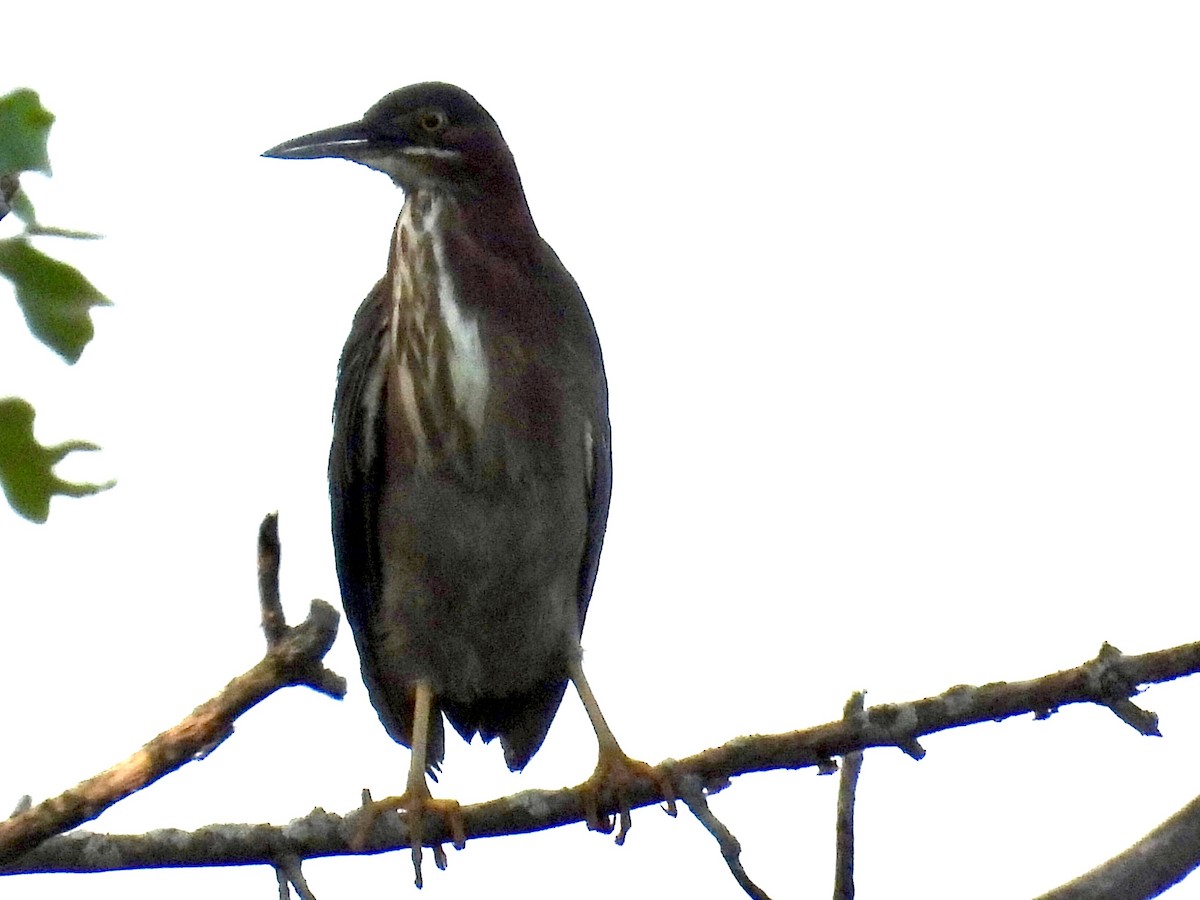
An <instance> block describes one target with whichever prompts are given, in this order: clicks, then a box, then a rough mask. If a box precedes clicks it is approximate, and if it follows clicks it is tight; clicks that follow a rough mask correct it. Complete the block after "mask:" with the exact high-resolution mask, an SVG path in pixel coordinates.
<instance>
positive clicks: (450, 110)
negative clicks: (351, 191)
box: [263, 81, 520, 195]
mask: <svg viewBox="0 0 1200 900" xmlns="http://www.w3.org/2000/svg"><path fill="white" fill-rule="evenodd" d="M263 156H269V157H273V158H275V159H322V158H326V157H336V158H340V159H348V160H351V161H352V162H356V163H360V164H361V165H364V166H368V167H370V168H372V169H376V170H378V171H380V172H383V173H384V174H386V175H388V176H390V177H391V179H392V181H394V182H395V183H396V184H397V185H399V186H400V187H402V188H404V189H405V190H406V191H411V190H414V189H419V188H437V189H443V190H449V191H452V192H455V193H466V194H474V195H483V194H489V193H495V192H497V191H499V190H504V189H511V188H514V187H515V188H516V189H517V191H518V192H519V191H520V181H519V179H518V176H517V170H516V165H515V164H514V163H513V159H512V154H511V153H510V152H509V149H508V145H507V144H506V143H505V142H504V137H503V136H502V135H501V134H500V128H499V127H498V126H497V125H496V121H495V120H494V119H493V118H492V117H491V116H490V115H489V114H488V111H487V110H486V109H484V108H483V107H482V106H481V105H480V104H479V101H478V100H476V99H475V98H474V97H472V96H471V95H470V94H468V93H467V92H466V91H464V90H463V89H462V88H459V87H455V86H454V85H452V84H443V83H441V82H436V81H430V82H424V83H422V84H413V85H409V86H408V87H405V88H401V89H400V90H398V91H393V92H392V93H390V94H388V95H387V96H386V97H384V98H383V99H382V100H380V101H379V102H378V103H376V104H375V105H374V106H372V107H371V108H370V109H369V110H367V113H366V115H364V116H363V117H362V118H361V119H360V120H359V121H357V122H351V123H349V124H347V125H338V126H336V127H334V128H326V129H324V130H322V131H314V132H313V133H312V134H306V135H303V136H302V137H298V138H293V139H292V140H290V141H284V142H283V143H282V144H279V145H278V146H275V147H272V148H271V149H270V150H268V151H266V152H265V153H263Z"/></svg>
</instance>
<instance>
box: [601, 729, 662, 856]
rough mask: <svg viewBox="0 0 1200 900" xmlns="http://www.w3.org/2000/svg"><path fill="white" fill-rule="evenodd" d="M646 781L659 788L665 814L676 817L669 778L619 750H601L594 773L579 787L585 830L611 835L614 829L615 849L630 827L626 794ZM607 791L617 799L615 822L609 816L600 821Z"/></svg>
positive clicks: (622, 840) (621, 842) (628, 804)
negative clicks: (602, 800)
mask: <svg viewBox="0 0 1200 900" xmlns="http://www.w3.org/2000/svg"><path fill="white" fill-rule="evenodd" d="M647 778H648V779H650V780H651V781H653V782H654V783H655V784H657V785H658V788H659V790H660V791H662V794H663V797H664V799H665V800H666V803H667V808H666V811H667V814H668V815H671V816H674V815H675V814H676V809H675V787H674V785H673V784H672V783H671V779H670V777H669V776H668V775H666V774H665V773H664V772H663V771H662V770H661V769H659V768H656V767H655V766H652V765H650V764H649V763H644V762H642V761H641V760H640V759H633V758H631V757H629V756H626V755H625V754H624V753H623V752H622V751H621V749H620V748H619V747H617V748H605V749H604V750H602V751H601V753H600V760H599V762H597V763H596V771H595V772H593V773H592V775H591V777H590V778H588V780H587V781H585V782H584V783H583V785H582V786H581V787H582V793H583V809H584V813H585V815H586V817H587V826H588V828H589V829H591V830H592V831H599V832H602V833H604V834H612V832H613V828H614V826H615V827H616V831H617V836H616V842H617V844H618V845H620V844H624V843H625V836H626V835H627V834H628V833H629V829H630V827H631V826H632V825H633V819H632V817H631V816H630V814H629V810H630V803H629V790H630V788H631V787H633V786H634V785H635V784H637V783H638V782H639V781H642V780H643V779H647ZM606 788H607V789H609V790H611V791H612V793H613V796H614V797H615V798H616V810H615V813H616V821H615V822H614V820H613V817H612V816H610V815H607V814H606V815H604V816H603V817H602V816H601V815H600V809H599V803H600V795H601V794H602V793H603V792H604V790H605V789H606Z"/></svg>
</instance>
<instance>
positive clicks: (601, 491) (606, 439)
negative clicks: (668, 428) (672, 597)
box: [579, 348, 612, 633]
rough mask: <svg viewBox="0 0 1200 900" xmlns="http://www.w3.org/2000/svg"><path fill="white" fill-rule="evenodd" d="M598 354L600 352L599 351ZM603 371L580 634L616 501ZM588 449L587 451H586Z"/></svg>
mask: <svg viewBox="0 0 1200 900" xmlns="http://www.w3.org/2000/svg"><path fill="white" fill-rule="evenodd" d="M597 352H599V349H598V348H597ZM597 364H598V365H600V366H601V368H600V396H601V402H600V403H599V404H598V407H597V410H596V413H597V414H596V416H595V418H594V420H593V421H592V422H591V427H592V440H591V445H592V446H591V469H590V474H591V478H590V479H589V484H588V493H587V497H588V518H587V543H585V544H584V545H583V563H582V565H580V567H579V631H580V633H582V632H583V622H584V619H585V618H587V610H588V603H589V602H590V601H591V599H592V588H593V587H595V586H596V573H597V571H599V569H600V551H601V549H603V547H604V529H605V526H606V525H607V523H608V504H609V501H610V499H611V498H612V428H611V426H610V425H609V421H608V387H607V385H606V384H605V383H604V370H603V364H602V363H600V362H599V359H597ZM586 449H587V448H586V447H585V451H586Z"/></svg>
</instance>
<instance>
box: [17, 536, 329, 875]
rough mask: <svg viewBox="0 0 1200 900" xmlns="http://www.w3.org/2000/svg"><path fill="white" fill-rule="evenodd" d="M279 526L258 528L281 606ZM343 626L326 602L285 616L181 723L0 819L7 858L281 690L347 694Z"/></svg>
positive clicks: (206, 747)
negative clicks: (340, 664) (250, 663)
mask: <svg viewBox="0 0 1200 900" xmlns="http://www.w3.org/2000/svg"><path fill="white" fill-rule="evenodd" d="M275 527H276V517H275V516H274V515H270V516H267V518H266V519H265V520H264V521H263V524H262V526H261V527H260V529H259V559H260V573H259V582H260V585H262V584H268V585H269V584H270V583H271V582H272V581H274V583H275V584H276V589H275V598H274V602H275V604H276V605H278V587H277V585H278V574H279V573H278V564H279V553H278V538H277V536H276V535H275ZM272 541H274V546H275V550H274V552H273V553H272V552H271V547H270V545H271V542H272ZM264 548H265V549H264ZM264 560H265V565H266V566H267V567H268V568H269V567H270V566H271V565H274V575H273V576H272V575H271V573H270V572H269V571H268V572H266V573H264V572H263V571H262V570H261V566H262V565H263V564H264ZM260 599H261V600H262V604H263V608H264V623H265V622H266V620H267V613H266V608H267V605H268V603H269V602H270V598H269V597H268V596H267V594H266V593H265V592H264V593H263V595H262V597H261V598H260ZM280 618H281V619H282V613H280ZM337 625H338V613H337V610H335V609H334V608H333V607H332V606H330V605H329V604H328V603H325V602H324V601H322V600H314V601H313V602H312V608H311V609H310V610H309V613H308V618H307V619H305V621H304V622H303V623H301V624H300V625H298V626H296V627H295V628H287V627H286V625H282V622H281V627H280V629H278V630H277V632H276V634H275V640H274V641H273V642H272V641H269V642H268V646H267V653H266V655H265V656H264V657H263V658H262V660H261V661H260V662H259V663H258V664H257V665H255V666H254V667H253V668H252V669H250V670H249V671H247V672H245V673H244V674H242V675H239V676H238V677H237V678H235V679H233V681H231V682H229V684H227V685H226V686H225V688H224V689H223V690H222V691H221V692H220V693H219V694H218V695H217V696H216V697H214V698H212V699H211V700H209V701H208V702H206V703H203V704H201V705H200V706H198V707H196V709H195V710H193V712H192V713H191V715H189V716H187V717H186V718H185V719H184V720H183V721H182V722H180V723H179V724H178V725H176V726H175V727H173V728H169V729H168V730H166V731H164V732H162V733H161V734H159V735H158V736H157V737H155V738H154V739H153V740H151V741H150V742H149V743H147V744H145V745H144V746H143V747H142V748H141V749H140V750H138V751H137V752H136V753H134V754H133V755H132V756H130V757H129V758H128V759H126V760H124V761H123V762H120V763H117V765H115V766H113V767H112V768H110V769H107V770H105V771H104V772H101V773H100V774H99V775H95V776H93V777H92V778H89V779H88V780H87V781H84V782H81V783H80V784H78V785H76V786H75V787H73V788H71V789H70V790H67V791H65V792H63V793H62V794H59V795H58V796H57V797H53V798H51V799H49V800H46V801H43V802H42V803H39V804H37V805H36V806H33V807H30V808H28V809H24V810H20V811H18V812H16V813H15V814H14V815H13V816H12V817H11V818H9V819H8V820H7V821H4V822H0V863H4V862H8V861H11V860H15V859H17V858H18V857H20V856H21V855H22V854H23V853H26V852H28V851H29V850H31V849H33V848H34V847H36V846H38V844H40V843H41V842H43V841H45V840H46V839H47V838H49V837H51V836H52V835H56V834H60V833H61V832H64V831H67V830H69V829H71V828H75V827H76V826H78V825H80V824H82V823H84V822H86V821H88V820H90V819H94V818H95V817H96V816H98V815H100V813H102V812H104V810H106V809H108V808H109V807H110V806H112V805H113V804H114V803H116V802H117V801H119V800H122V799H124V798H125V797H128V796H129V795H130V794H132V793H133V792H134V791H138V790H141V789H142V788H144V787H145V786H146V785H148V784H152V783H153V782H155V781H157V780H158V779H160V778H162V777H163V776H164V775H166V774H167V773H168V772H173V771H175V770H176V769H178V768H179V767H180V766H182V765H184V764H185V763H187V762H190V761H191V760H193V759H198V758H202V757H204V756H205V755H207V754H208V753H210V752H212V751H213V750H214V749H215V748H216V747H217V746H218V745H219V744H221V742H222V741H224V740H225V739H226V738H227V737H229V736H230V735H231V734H232V733H233V723H234V720H236V719H237V718H238V717H239V716H240V715H242V714H243V713H244V712H246V711H247V710H248V709H250V708H251V707H252V706H254V705H256V704H258V703H259V702H261V701H262V700H265V699H266V698H267V697H269V696H270V695H271V694H273V693H275V691H277V690H279V689H280V688H284V687H289V686H291V685H299V684H303V685H307V686H309V687H311V688H313V689H314V690H317V691H320V692H322V693H325V694H329V695H330V696H333V697H338V698H340V697H341V696H343V695H344V694H345V692H346V683H345V680H344V679H342V678H339V677H338V676H337V675H335V674H333V673H332V672H330V671H329V670H328V669H326V668H325V667H324V666H323V665H322V664H321V660H322V659H323V658H324V656H325V654H326V653H327V652H328V651H329V648H330V647H331V646H333V639H334V637H335V636H336V635H337ZM270 635H271V632H270V630H268V636H270Z"/></svg>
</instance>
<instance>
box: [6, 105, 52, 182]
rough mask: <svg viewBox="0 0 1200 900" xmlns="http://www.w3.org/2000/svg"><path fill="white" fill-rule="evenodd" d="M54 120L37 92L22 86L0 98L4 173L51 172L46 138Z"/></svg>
mask: <svg viewBox="0 0 1200 900" xmlns="http://www.w3.org/2000/svg"><path fill="white" fill-rule="evenodd" d="M53 123H54V115H53V113H51V112H49V111H47V110H46V108H45V107H43V106H42V101H41V100H40V99H39V98H38V95H37V92H36V91H31V90H29V89H28V88H21V89H20V90H16V91H13V92H12V93H11V94H5V95H4V96H3V97H0V175H11V174H14V173H16V172H45V173H46V174H47V175H49V174H50V156H49V154H47V153H46V138H47V136H48V135H49V134H50V126H51V125H52V124H53Z"/></svg>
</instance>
